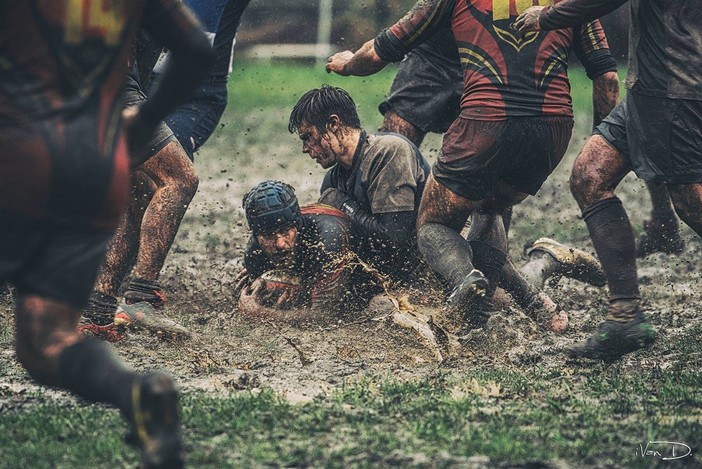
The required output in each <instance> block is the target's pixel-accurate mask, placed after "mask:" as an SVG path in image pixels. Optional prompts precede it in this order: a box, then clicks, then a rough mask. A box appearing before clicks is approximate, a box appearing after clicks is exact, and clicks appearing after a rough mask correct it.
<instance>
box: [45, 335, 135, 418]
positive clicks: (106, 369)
mask: <svg viewBox="0 0 702 469" xmlns="http://www.w3.org/2000/svg"><path fill="white" fill-rule="evenodd" d="M58 362H59V363H58V376H59V382H60V385H61V386H62V387H63V388H65V389H67V390H69V391H71V392H72V393H74V394H76V395H78V396H80V397H82V398H84V399H87V400H90V401H93V402H104V403H108V404H112V405H114V406H116V407H117V408H118V409H120V410H121V411H122V412H123V413H124V414H125V415H129V414H130V412H131V407H132V404H131V400H132V397H131V393H132V383H133V382H134V380H135V379H136V378H137V376H138V374H137V373H136V372H134V371H132V370H130V369H129V368H127V366H126V365H124V364H123V363H122V362H121V361H120V360H119V358H117V356H116V355H115V354H114V352H113V351H112V349H110V347H109V346H108V345H107V344H105V343H104V342H101V341H98V340H90V339H88V340H83V341H81V342H78V343H77V344H73V345H71V346H70V347H67V348H65V349H64V350H63V352H61V355H60V356H59V360H58Z"/></svg>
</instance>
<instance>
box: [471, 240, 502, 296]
mask: <svg viewBox="0 0 702 469" xmlns="http://www.w3.org/2000/svg"><path fill="white" fill-rule="evenodd" d="M468 243H469V244H470V247H471V250H472V251H473V265H474V266H475V268H476V269H478V270H480V271H481V272H482V273H483V275H485V277H486V278H487V279H488V281H489V282H490V286H489V287H488V291H487V293H486V295H485V296H487V297H488V298H489V297H492V295H493V294H494V293H495V289H497V284H498V283H499V282H500V278H501V277H502V268H503V266H504V265H505V263H506V262H507V253H506V252H505V251H503V250H502V249H499V248H496V247H495V246H493V245H491V244H489V243H485V242H483V241H479V240H476V239H472V240H470V241H468Z"/></svg>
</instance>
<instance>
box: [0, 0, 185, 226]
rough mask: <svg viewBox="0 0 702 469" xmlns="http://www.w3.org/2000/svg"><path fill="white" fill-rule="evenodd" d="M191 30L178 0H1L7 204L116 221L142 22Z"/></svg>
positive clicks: (163, 30)
mask: <svg viewBox="0 0 702 469" xmlns="http://www.w3.org/2000/svg"><path fill="white" fill-rule="evenodd" d="M140 25H141V26H143V27H144V28H145V29H146V30H147V31H149V33H151V34H152V35H153V36H154V37H156V38H157V39H159V38H160V39H165V40H166V41H167V40H169V38H172V37H175V36H178V35H180V36H181V37H187V36H188V35H189V33H190V31H192V30H196V29H197V28H198V24H197V22H196V21H194V19H193V18H192V16H191V15H190V14H189V13H188V12H187V10H185V8H184V7H183V6H182V5H181V4H180V3H179V2H178V1H177V0H12V1H0V77H1V78H0V209H2V210H5V211H10V212H18V213H21V214H23V215H26V216H30V217H34V218H37V219H47V220H52V221H55V222H59V223H70V224H78V225H89V226H93V227H103V228H110V227H114V226H115V225H116V223H117V222H118V219H119V216H120V215H121V212H122V210H123V208H124V206H125V203H126V197H127V180H128V162H127V154H126V145H125V140H124V136H123V135H122V131H121V111H122V91H123V85H124V81H125V78H126V72H127V61H128V57H129V53H130V50H131V47H132V38H133V36H134V31H135V30H136V28H138V27H139V26H140Z"/></svg>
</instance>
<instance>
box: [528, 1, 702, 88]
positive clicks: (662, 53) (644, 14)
mask: <svg viewBox="0 0 702 469" xmlns="http://www.w3.org/2000/svg"><path fill="white" fill-rule="evenodd" d="M625 2H626V0H577V1H572V0H569V1H563V2H560V3H559V4H557V5H556V6H555V7H553V8H549V9H547V10H545V11H544V12H543V13H542V15H541V17H540V18H539V23H540V25H541V27H542V28H544V29H555V28H561V27H566V26H569V25H571V24H573V23H577V22H581V21H583V18H596V17H598V16H601V15H604V14H606V13H609V12H610V11H613V10H615V9H616V8H618V7H619V6H621V5H622V4H623V3H625ZM629 11H630V14H631V21H630V24H631V25H630V28H629V72H628V75H627V79H626V86H627V88H629V89H634V88H635V89H636V91H637V92H639V93H642V94H647V95H650V96H659V97H668V98H676V99H694V100H702V2H700V0H630V1H629Z"/></svg>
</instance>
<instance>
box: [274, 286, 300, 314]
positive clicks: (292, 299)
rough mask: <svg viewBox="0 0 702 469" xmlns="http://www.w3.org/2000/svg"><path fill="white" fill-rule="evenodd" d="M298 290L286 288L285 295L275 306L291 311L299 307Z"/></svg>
mask: <svg viewBox="0 0 702 469" xmlns="http://www.w3.org/2000/svg"><path fill="white" fill-rule="evenodd" d="M298 293H299V292H298V290H295V289H293V288H286V289H285V290H284V291H283V293H282V294H281V295H280V296H279V297H278V300H277V301H276V302H275V306H276V307H277V308H278V309H291V308H294V307H295V306H297V305H298V303H299V299H298V296H297V295H298Z"/></svg>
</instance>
